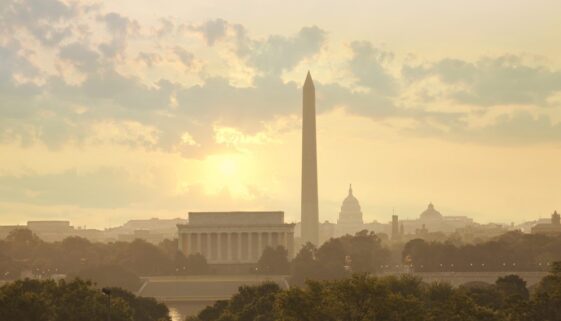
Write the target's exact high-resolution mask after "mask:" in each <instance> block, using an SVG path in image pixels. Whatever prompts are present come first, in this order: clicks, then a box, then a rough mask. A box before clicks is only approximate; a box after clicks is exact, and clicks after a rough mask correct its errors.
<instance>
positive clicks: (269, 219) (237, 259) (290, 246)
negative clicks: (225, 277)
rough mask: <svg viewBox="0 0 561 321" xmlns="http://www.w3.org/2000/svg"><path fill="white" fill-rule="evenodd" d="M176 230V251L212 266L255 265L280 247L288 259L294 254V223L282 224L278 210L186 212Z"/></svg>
mask: <svg viewBox="0 0 561 321" xmlns="http://www.w3.org/2000/svg"><path fill="white" fill-rule="evenodd" d="M177 228H178V240H179V242H178V246H179V251H181V252H182V253H183V254H184V255H185V256H188V255H189V254H195V253H200V254H202V255H204V256H205V258H206V259H207V262H208V263H211V264H232V263H256V262H257V261H258V260H259V258H260V257H261V253H263V250H264V249H265V248H266V247H268V246H269V247H277V246H278V245H280V246H283V247H284V248H286V249H287V251H288V258H289V259H291V258H292V255H293V251H294V224H285V223H284V212H280V211H279V212H189V220H188V223H187V224H179V225H177Z"/></svg>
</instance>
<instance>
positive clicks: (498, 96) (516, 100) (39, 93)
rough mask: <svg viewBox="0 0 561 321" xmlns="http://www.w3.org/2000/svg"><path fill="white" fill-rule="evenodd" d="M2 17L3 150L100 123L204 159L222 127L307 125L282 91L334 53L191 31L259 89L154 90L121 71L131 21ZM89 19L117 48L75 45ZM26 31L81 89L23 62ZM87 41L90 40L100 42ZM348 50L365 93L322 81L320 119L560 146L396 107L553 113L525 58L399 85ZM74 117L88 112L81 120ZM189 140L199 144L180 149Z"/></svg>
mask: <svg viewBox="0 0 561 321" xmlns="http://www.w3.org/2000/svg"><path fill="white" fill-rule="evenodd" d="M0 10H2V15H1V16H0V17H1V18H0V25H4V26H6V25H7V24H8V23H9V24H10V28H5V29H4V31H0V32H2V33H3V35H4V36H5V37H6V39H9V41H7V42H5V43H4V44H2V45H0V59H1V60H2V64H0V116H1V117H0V126H1V127H0V140H3V141H19V142H21V143H22V144H30V143H32V142H33V141H34V140H40V141H43V142H45V143H46V144H48V145H49V146H50V147H51V148H58V147H60V146H63V145H64V144H65V143H68V142H72V143H77V144H80V143H81V142H83V141H85V140H86V138H87V136H88V135H89V134H90V133H89V132H88V130H90V127H91V126H92V124H94V123H96V122H102V121H108V120H110V121H117V122H118V121H134V122H138V123H140V124H143V125H145V126H149V127H150V128H155V129H156V132H157V142H156V143H149V142H143V143H141V144H139V145H140V146H144V147H146V148H160V149H163V150H172V149H173V150H177V149H178V148H179V149H180V150H181V151H182V152H183V153H184V155H185V156H186V157H198V156H200V155H204V154H205V152H209V151H212V150H217V149H220V148H223V147H221V146H218V144H217V143H216V142H214V139H213V135H214V132H213V129H212V127H213V124H215V123H219V124H222V125H228V126H232V127H236V128H238V129H240V130H242V131H246V132H255V131H257V130H260V129H262V128H263V124H264V122H267V121H270V120H272V119H274V118H275V117H278V116H283V115H294V114H299V108H300V86H301V83H294V82H288V83H286V82H283V81H282V80H281V76H282V75H283V73H285V72H289V71H292V70H293V69H294V68H295V67H296V66H298V65H299V64H301V63H303V62H305V61H310V60H313V59H315V58H317V57H318V55H319V54H320V53H321V52H322V50H326V48H327V47H326V44H327V40H328V38H327V36H328V33H327V32H326V31H325V30H322V29H321V28H319V27H317V26H309V27H304V28H301V29H300V30H299V31H297V32H296V33H294V34H292V35H270V36H268V37H266V38H263V39H254V38H252V37H251V36H250V33H249V32H248V30H246V29H245V27H244V26H242V25H240V24H234V23H230V22H228V21H225V20H223V19H215V20H209V21H206V22H204V23H202V24H200V25H189V26H188V27H184V29H185V28H187V30H188V31H189V32H191V33H192V32H195V33H199V34H200V35H202V37H203V38H204V40H205V43H206V45H208V46H211V47H214V46H217V45H218V43H219V42H221V41H229V42H232V43H233V44H234V45H235V46H234V49H233V50H234V54H236V55H237V57H238V58H239V59H240V60H241V61H242V62H244V63H245V64H246V65H247V66H248V67H249V68H253V69H254V70H255V71H256V74H257V76H256V77H255V78H254V79H253V84H252V86H249V87H243V88H240V87H237V86H233V85H232V84H231V83H230V80H229V79H228V78H227V77H216V76H212V77H207V78H204V79H203V82H202V84H200V85H194V86H185V85H183V84H179V83H177V82H174V81H172V80H169V79H165V78H163V79H160V80H158V81H156V82H155V83H152V84H146V83H145V82H143V80H142V79H139V78H136V77H134V76H131V75H125V74H123V73H121V72H120V71H118V70H119V69H118V68H117V63H118V62H119V59H120V57H119V56H122V55H123V53H124V52H125V50H126V48H127V46H128V43H129V38H130V37H131V36H133V35H134V36H137V35H138V30H139V28H140V25H139V24H138V23H137V22H135V21H133V20H131V19H129V18H128V17H126V16H123V15H121V14H119V13H105V12H102V10H101V9H99V8H84V7H80V6H77V5H67V4H65V3H63V2H59V1H56V0H46V1H36V0H25V1H17V2H8V3H7V4H4V6H3V7H0ZM84 12H89V14H90V15H93V16H94V17H95V19H94V20H95V21H97V22H98V23H101V24H102V26H103V27H104V29H105V31H106V32H107V33H108V35H109V38H108V39H105V40H103V41H102V42H101V43H90V42H89V40H88V39H89V38H88V37H75V38H73V39H72V40H70V39H69V37H70V36H71V35H73V33H74V30H75V26H74V25H75V24H76V21H74V20H75V19H79V18H78V17H80V15H81V14H84ZM161 24H162V27H161V28H160V29H158V30H156V31H155V35H156V37H163V36H165V35H167V34H171V33H173V32H174V30H178V27H177V26H176V25H175V24H174V23H173V22H172V21H170V20H162V21H161ZM73 26H74V27H73ZM18 28H19V29H25V30H28V31H29V32H30V33H31V34H32V35H34V36H35V37H36V38H37V40H38V41H40V42H42V43H44V45H45V46H49V47H55V48H56V50H57V52H58V58H59V59H60V60H61V61H63V62H66V63H68V64H71V65H73V66H74V67H75V68H76V69H77V70H79V71H80V72H81V73H83V76H84V77H85V80H84V81H83V82H82V83H80V84H69V83H67V82H66V81H65V80H64V79H63V77H62V75H48V76H46V75H44V74H42V73H41V71H40V70H39V69H38V68H37V67H36V66H34V65H33V64H32V63H31V62H30V61H29V60H28V59H27V58H26V55H25V54H22V52H24V51H25V50H24V48H23V45H22V44H20V43H19V42H18V39H17V37H15V36H13V32H14V30H16V29H18ZM19 29H18V30H19ZM38 29H41V30H42V31H41V32H39V31H37V30H38ZM83 32H84V34H86V35H87V34H88V32H91V31H87V30H86V31H83ZM349 47H350V49H351V50H352V56H351V57H350V58H349V60H348V61H347V64H346V67H347V68H348V71H349V72H350V73H351V74H352V75H353V77H354V79H353V80H354V81H355V85H356V86H359V87H360V88H362V89H365V90H356V88H349V87H346V86H342V85H341V84H337V83H325V82H322V81H321V80H320V79H316V88H317V93H318V110H319V112H326V111H329V110H331V109H333V108H334V107H338V106H344V107H345V108H346V109H347V111H348V112H350V113H352V114H357V115H361V116H365V117H371V118H374V119H382V118H386V117H399V118H404V119H414V120H415V121H417V123H419V126H418V131H417V132H413V134H426V133H431V134H433V135H438V136H440V137H442V138H445V139H447V138H448V137H447V135H444V134H442V133H441V132H440V131H439V130H437V129H436V128H433V125H432V124H435V123H436V124H441V125H444V126H446V127H452V128H453V131H454V132H455V133H457V134H456V135H457V136H458V137H463V138H464V139H466V140H469V139H476V138H477V137H479V136H481V137H488V139H489V141H501V140H504V141H505V142H506V141H507V140H508V137H513V136H512V133H514V132H516V131H517V130H519V133H522V132H530V131H531V133H530V134H528V135H525V136H524V137H528V139H520V140H519V141H520V142H521V143H530V142H538V141H558V137H559V136H558V135H557V134H556V131H557V129H558V128H557V125H553V124H552V123H551V121H550V120H549V119H548V118H546V117H545V116H544V117H543V118H533V117H530V116H528V115H525V116H524V115H515V116H504V117H502V118H499V119H498V120H497V122H496V124H494V125H490V126H488V127H487V128H485V129H477V130H475V129H470V127H469V126H468V124H467V123H465V122H464V121H462V117H463V116H466V114H461V113H452V111H454V108H453V107H454V106H450V112H448V111H446V110H443V111H439V112H424V111H421V109H418V108H404V107H403V106H399V107H398V106H397V105H396V99H397V98H398V97H399V96H400V94H401V93H402V90H404V89H406V88H407V86H413V85H415V84H416V83H418V82H421V81H423V80H425V79H427V78H428V77H438V78H439V79H441V81H442V82H443V83H445V84H449V85H459V86H458V87H459V88H461V89H460V90H456V91H450V92H449V93H446V95H448V97H449V98H451V99H452V100H453V101H455V102H456V103H458V104H466V103H467V104H472V105H475V106H481V107H488V106H495V105H501V104H532V105H537V106H543V107H548V106H549V107H551V106H550V105H551V104H550V103H549V102H548V98H549V97H550V96H551V95H552V94H554V93H555V92H558V91H561V72H560V71H557V70H551V69H549V68H546V67H544V66H531V65H529V64H525V63H524V60H523V59H522V58H520V57H517V56H512V55H511V56H504V57H497V58H482V59H480V60H479V61H476V62H467V61H462V60H457V59H444V60H441V61H436V62H432V63H427V64H424V65H403V66H402V68H401V74H400V75H392V73H391V72H390V71H389V68H388V65H390V64H396V63H399V62H396V61H395V60H396V58H395V55H394V53H392V52H391V51H388V50H384V49H380V48H377V47H376V46H374V45H373V44H372V43H370V42H366V41H355V42H351V43H350V44H349ZM160 49H161V46H156V45H155V46H154V50H150V51H146V52H140V53H138V54H136V55H135V57H134V58H135V59H138V60H140V61H143V62H144V63H145V64H146V65H147V66H152V65H154V64H156V63H158V62H160V61H161V60H162V59H164V58H162V54H161V53H160V52H158V50H160ZM170 50H171V52H173V54H175V56H176V59H177V60H179V61H180V62H181V63H182V64H183V65H184V66H185V70H186V72H189V67H190V66H191V65H192V64H193V62H194V61H195V55H194V54H193V53H192V51H191V50H190V48H188V47H185V46H182V45H175V46H173V47H171V48H170ZM121 58H122V57H121ZM127 59H132V57H128V58H127ZM312 74H313V70H312ZM15 75H20V76H23V77H27V78H33V77H43V78H45V81H44V82H40V83H37V82H32V81H26V82H20V81H16V79H15ZM302 78H304V75H302ZM172 100H174V103H173V106H172V103H171V101H172ZM430 103H431V101H429V100H428V99H427V100H426V101H425V104H430ZM405 107H407V106H405ZM413 107H414V106H413ZM77 109H83V110H81V111H80V112H77ZM464 118H465V117H464ZM543 128H547V129H543ZM185 132H188V133H189V134H190V135H191V136H192V137H193V138H194V139H195V141H196V142H197V144H191V145H190V146H181V137H182V135H183V134H184V133H185ZM509 135H510V136H509ZM477 141H481V142H484V141H485V139H479V138H477ZM127 143H130V144H132V142H127ZM178 146H179V147H178Z"/></svg>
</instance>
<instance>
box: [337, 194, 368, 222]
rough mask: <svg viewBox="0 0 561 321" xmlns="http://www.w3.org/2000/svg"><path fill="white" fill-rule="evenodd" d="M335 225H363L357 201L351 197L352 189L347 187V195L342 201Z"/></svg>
mask: <svg viewBox="0 0 561 321" xmlns="http://www.w3.org/2000/svg"><path fill="white" fill-rule="evenodd" d="M337 224H363V222H362V210H361V209H360V204H359V202H358V199H356V197H355V196H354V195H353V187H352V186H349V195H347V197H346V198H345V200H343V205H341V212H340V213H339V220H338V221H337Z"/></svg>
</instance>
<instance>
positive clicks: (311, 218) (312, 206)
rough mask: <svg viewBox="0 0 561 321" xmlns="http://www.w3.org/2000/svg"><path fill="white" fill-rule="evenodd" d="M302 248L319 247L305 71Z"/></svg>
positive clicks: (311, 109) (311, 92) (312, 116)
mask: <svg viewBox="0 0 561 321" xmlns="http://www.w3.org/2000/svg"><path fill="white" fill-rule="evenodd" d="M301 201H302V204H301V205H302V207H301V213H300V215H301V224H302V225H301V228H302V244H306V243H308V242H311V243H312V244H314V245H318V243H319V211H318V168H317V150H316V89H315V87H314V82H313V80H312V76H311V75H310V72H309V71H308V75H307V76H306V81H305V82H304V88H303V97H302V200H301Z"/></svg>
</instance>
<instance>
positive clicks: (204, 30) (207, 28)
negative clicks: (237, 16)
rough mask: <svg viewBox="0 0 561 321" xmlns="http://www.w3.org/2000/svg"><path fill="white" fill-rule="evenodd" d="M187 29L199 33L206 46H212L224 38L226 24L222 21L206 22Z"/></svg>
mask: <svg viewBox="0 0 561 321" xmlns="http://www.w3.org/2000/svg"><path fill="white" fill-rule="evenodd" d="M189 29H190V30H192V31H195V32H197V33H200V34H201V35H202V36H203V38H204V39H205V41H206V44H207V45H208V46H214V44H215V43H216V42H217V41H219V40H221V39H223V38H224V37H226V31H227V29H228V22H227V21H226V20H224V19H214V20H208V21H206V22H205V23H203V24H201V25H199V26H191V27H190V28H189Z"/></svg>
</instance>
